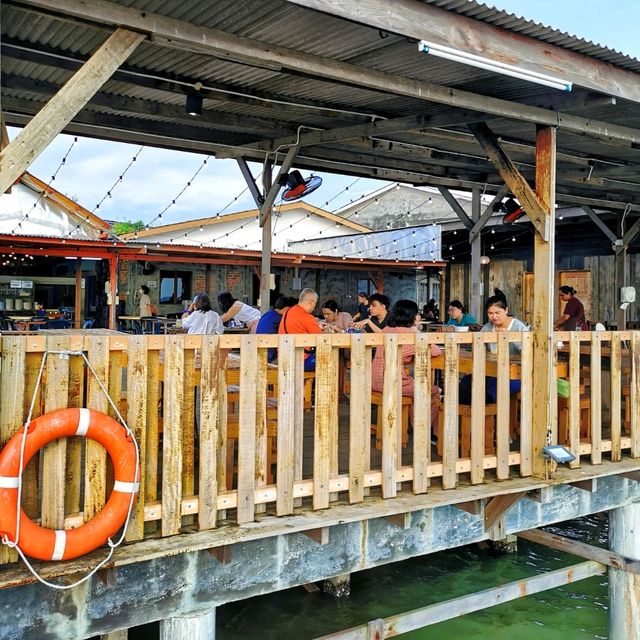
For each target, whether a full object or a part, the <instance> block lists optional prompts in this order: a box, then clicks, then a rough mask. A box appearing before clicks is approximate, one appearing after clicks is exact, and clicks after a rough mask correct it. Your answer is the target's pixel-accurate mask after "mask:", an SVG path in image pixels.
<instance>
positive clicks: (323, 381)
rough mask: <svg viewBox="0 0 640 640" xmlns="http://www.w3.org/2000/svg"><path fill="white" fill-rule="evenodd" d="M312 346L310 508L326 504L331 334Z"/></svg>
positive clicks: (329, 430)
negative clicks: (313, 399)
mask: <svg viewBox="0 0 640 640" xmlns="http://www.w3.org/2000/svg"><path fill="white" fill-rule="evenodd" d="M317 345H318V346H317V347H316V411H315V426H314V438H313V508H314V509H326V508H327V507H328V506H329V479H330V477H331V419H332V415H333V414H332V412H331V409H332V407H331V393H332V389H333V385H334V376H333V367H332V366H331V337H330V336H325V335H321V336H318V338H317Z"/></svg>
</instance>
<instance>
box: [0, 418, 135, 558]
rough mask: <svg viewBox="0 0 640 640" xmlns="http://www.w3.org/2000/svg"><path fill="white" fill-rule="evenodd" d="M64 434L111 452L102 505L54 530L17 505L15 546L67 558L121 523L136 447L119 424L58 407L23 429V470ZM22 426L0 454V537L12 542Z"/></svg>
mask: <svg viewBox="0 0 640 640" xmlns="http://www.w3.org/2000/svg"><path fill="white" fill-rule="evenodd" d="M67 436H86V437H87V438H91V439H92V440H95V441H96V442H99V443H100V444H101V445H102V446H103V447H104V448H105V449H106V450H107V453H108V454H109V455H110V456H111V460H112V462H113V469H114V475H115V483H114V486H113V491H112V493H111V496H110V497H109V500H108V501H107V504H106V505H105V506H104V508H103V509H102V511H100V513H98V514H97V515H96V516H95V518H93V519H92V520H90V521H89V522H86V523H85V524H83V525H82V526H80V527H78V528H77V529H70V530H68V531H65V530H61V531H54V530H53V529H45V528H44V527H40V526H39V525H37V524H35V523H34V522H33V521H31V520H30V519H29V518H28V517H27V515H26V514H25V512H24V511H23V510H22V507H21V508H20V540H19V547H20V549H21V550H22V551H23V552H24V553H25V555H27V556H30V557H32V558H37V559H39V560H70V559H72V558H78V557H79V556H83V555H85V554H87V553H89V552H90V551H93V550H94V549H97V548H98V547H99V546H101V545H103V544H104V543H105V542H106V541H107V540H108V539H109V538H110V537H112V536H113V535H115V533H116V532H117V531H118V530H119V529H120V528H121V527H122V525H123V524H124V523H125V520H126V519H127V515H128V513H129V506H130V504H131V499H132V494H134V498H135V494H137V493H138V488H139V482H137V478H138V477H139V474H138V469H137V466H136V458H137V456H136V448H135V443H134V442H133V440H132V438H131V437H130V436H127V434H126V432H125V430H124V429H123V428H122V425H121V424H120V423H118V422H116V420H114V419H113V418H111V417H110V416H108V415H106V414H104V413H100V412H99V411H92V410H91V409H59V410H57V411H52V412H51V413H47V414H45V415H43V416H40V417H39V418H36V419H35V420H33V421H32V422H31V424H30V425H29V429H28V432H27V437H26V442H25V449H24V460H23V467H22V468H23V469H24V468H25V467H26V466H27V463H28V462H29V460H31V458H32V457H33V456H34V454H35V453H37V451H38V450H39V449H41V448H42V447H44V446H45V445H46V444H49V443H50V442H53V441H54V440H57V439H58V438H64V437H67ZM23 437H24V431H23V430H20V431H18V433H16V434H15V435H14V436H13V437H12V438H11V440H9V442H7V445H6V446H5V448H4V449H3V450H2V452H1V453H0V536H6V537H7V538H8V539H9V540H12V541H15V535H16V515H17V513H16V507H17V500H18V473H19V467H20V449H21V447H22V439H23Z"/></svg>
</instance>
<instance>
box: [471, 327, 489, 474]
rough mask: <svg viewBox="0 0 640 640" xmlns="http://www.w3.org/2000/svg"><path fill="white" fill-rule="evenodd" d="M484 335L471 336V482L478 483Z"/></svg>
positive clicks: (482, 447) (481, 456)
mask: <svg viewBox="0 0 640 640" xmlns="http://www.w3.org/2000/svg"><path fill="white" fill-rule="evenodd" d="M485 355H486V346H485V342H484V336H483V335H482V334H481V333H476V334H474V336H473V374H472V385H473V386H472V389H471V484H479V483H481V482H482V481H483V479H484V452H485V447H486V443H485V433H484V424H485V417H484V411H485V399H486V395H485V394H486V389H485V373H484V368H485V361H486V358H485Z"/></svg>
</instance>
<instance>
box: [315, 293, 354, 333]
mask: <svg viewBox="0 0 640 640" xmlns="http://www.w3.org/2000/svg"><path fill="white" fill-rule="evenodd" d="M322 316H323V317H324V323H320V326H321V327H322V328H323V329H324V328H327V329H329V330H331V331H332V332H333V333H340V332H341V331H345V330H346V329H348V328H349V327H350V326H351V325H352V324H353V317H352V315H351V314H350V313H347V312H346V311H341V310H340V307H339V306H338V303H337V302H336V301H335V300H327V301H326V302H325V303H324V304H323V305H322ZM323 325H324V326H323Z"/></svg>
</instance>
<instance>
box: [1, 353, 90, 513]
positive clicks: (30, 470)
mask: <svg viewBox="0 0 640 640" xmlns="http://www.w3.org/2000/svg"><path fill="white" fill-rule="evenodd" d="M3 360H4V359H3ZM41 362H42V354H40V353H27V354H26V358H25V376H24V387H22V386H21V387H20V388H19V391H18V393H19V397H24V413H23V415H24V420H26V418H27V416H28V415H29V409H30V407H31V402H32V400H33V399H34V395H35V396H36V397H35V401H34V403H33V413H32V414H31V418H32V419H34V418H37V417H38V416H41V415H42V412H43V409H44V404H43V400H42V385H40V387H38V389H37V390H36V383H37V380H38V372H39V371H40V364H41ZM0 402H2V400H1V398H0ZM1 406H2V407H3V409H2V411H4V403H3V404H2V405H1ZM69 441H73V438H70V439H69ZM40 460H41V457H40V456H34V457H33V458H32V459H31V462H30V463H29V464H28V465H27V467H26V469H25V470H24V471H23V473H22V508H23V509H24V511H25V513H26V514H27V515H28V516H29V517H30V518H31V519H34V520H35V519H37V518H39V517H40V496H39V487H38V481H39V477H40ZM68 460H69V443H67V461H68ZM76 477H78V478H79V477H81V474H80V473H78V475H77V476H76ZM77 484H78V489H77V491H76V490H75V489H74V488H73V487H69V484H67V489H70V491H69V494H73V492H74V491H75V493H77V494H78V495H79V492H80V486H79V484H80V483H77ZM66 496H67V494H65V505H66V500H67V497H66ZM78 510H79V508H77V509H66V511H67V513H69V512H73V511H76V512H77V511H78Z"/></svg>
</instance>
